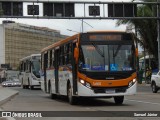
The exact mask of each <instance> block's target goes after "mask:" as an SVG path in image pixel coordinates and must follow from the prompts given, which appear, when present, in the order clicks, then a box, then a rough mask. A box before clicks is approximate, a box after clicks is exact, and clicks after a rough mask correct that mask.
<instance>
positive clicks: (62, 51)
mask: <svg viewBox="0 0 160 120" xmlns="http://www.w3.org/2000/svg"><path fill="white" fill-rule="evenodd" d="M59 59H60V65H64V46H61V47H60V56H59Z"/></svg>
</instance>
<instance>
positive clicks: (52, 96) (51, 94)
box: [49, 85, 57, 99]
mask: <svg viewBox="0 0 160 120" xmlns="http://www.w3.org/2000/svg"><path fill="white" fill-rule="evenodd" d="M49 94H50V98H51V99H55V98H56V97H57V95H56V94H53V93H52V88H51V85H50V86H49Z"/></svg>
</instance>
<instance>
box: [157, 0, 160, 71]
mask: <svg viewBox="0 0 160 120" xmlns="http://www.w3.org/2000/svg"><path fill="white" fill-rule="evenodd" d="M157 3H160V0H157ZM159 7H160V6H159V4H157V17H158V19H157V32H158V33H157V35H158V36H157V41H158V69H159V70H160V20H159V17H160V12H159Z"/></svg>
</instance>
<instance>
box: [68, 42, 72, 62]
mask: <svg viewBox="0 0 160 120" xmlns="http://www.w3.org/2000/svg"><path fill="white" fill-rule="evenodd" d="M71 61H72V44H71V43H69V48H68V64H71Z"/></svg>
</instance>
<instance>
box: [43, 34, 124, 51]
mask: <svg viewBox="0 0 160 120" xmlns="http://www.w3.org/2000/svg"><path fill="white" fill-rule="evenodd" d="M86 33H127V32H125V31H89V32H86ZM80 34H85V33H79V34H76V35H73V36H71V37H68V38H66V39H63V40H60V41H58V42H56V43H53V44H51V45H49V46H47V47H45V48H43V49H42V50H41V52H45V51H47V50H49V49H51V48H54V47H57V46H59V45H61V44H63V43H66V42H68V41H71V40H72V41H73V40H75V39H76V38H77V37H78V36H79V35H80Z"/></svg>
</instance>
